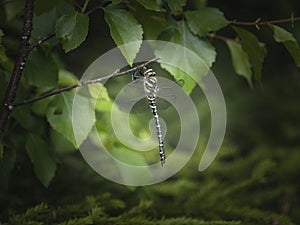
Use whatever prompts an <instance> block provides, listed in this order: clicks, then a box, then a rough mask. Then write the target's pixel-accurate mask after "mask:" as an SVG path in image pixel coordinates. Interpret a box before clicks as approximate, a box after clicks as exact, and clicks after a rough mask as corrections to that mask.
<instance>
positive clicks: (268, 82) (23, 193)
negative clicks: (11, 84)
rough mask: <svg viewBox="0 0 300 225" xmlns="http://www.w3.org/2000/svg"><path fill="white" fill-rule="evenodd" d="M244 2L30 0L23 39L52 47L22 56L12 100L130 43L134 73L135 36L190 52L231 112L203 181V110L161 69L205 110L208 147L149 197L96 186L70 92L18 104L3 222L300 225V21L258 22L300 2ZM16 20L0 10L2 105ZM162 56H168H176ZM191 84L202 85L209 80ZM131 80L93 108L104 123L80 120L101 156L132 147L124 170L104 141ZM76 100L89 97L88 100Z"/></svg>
mask: <svg viewBox="0 0 300 225" xmlns="http://www.w3.org/2000/svg"><path fill="white" fill-rule="evenodd" d="M99 4H101V7H98V6H99ZM102 4H103V5H102ZM247 4H248V3H245V5H244V6H243V5H241V3H236V2H234V1H231V3H230V1H229V2H228V1H226V3H225V2H224V3H222V2H217V1H208V2H206V1H196V0H194V1H184V0H178V1H161V0H159V1H154V0H151V1H143V0H136V1H120V0H119V1H112V2H103V3H102V2H98V1H92V0H90V1H70V2H69V1H62V0H55V1H43V0H36V2H35V15H34V20H33V22H34V23H33V24H34V29H33V33H32V42H33V41H36V40H38V39H39V38H41V37H43V36H45V35H47V34H49V33H51V32H55V37H54V38H52V39H51V40H49V41H47V42H45V43H43V44H42V45H40V46H38V48H37V49H34V50H33V51H32V52H31V54H30V56H29V58H28V60H27V64H26V66H25V70H24V77H23V79H22V82H21V86H20V87H19V90H18V99H17V100H18V101H22V100H24V99H26V98H32V97H35V96H39V95H41V94H42V93H45V92H47V91H49V90H53V89H55V88H57V87H61V86H66V85H71V84H74V83H76V82H78V78H77V77H79V76H80V75H81V73H82V72H83V71H84V70H85V69H86V67H87V66H88V65H89V64H90V63H91V62H92V61H93V60H94V59H95V58H96V57H97V56H99V55H100V54H101V53H103V52H105V51H107V50H109V49H110V48H111V47H113V46H114V45H122V44H124V43H128V42H132V41H136V42H135V45H134V46H133V47H132V48H130V49H127V48H123V49H121V52H122V53H123V55H124V57H125V59H126V60H127V62H128V64H129V65H132V64H133V62H134V58H135V56H136V54H137V53H138V51H139V47H140V42H141V41H142V40H143V39H160V40H166V41H170V42H174V43H177V44H180V45H182V46H184V47H187V48H189V49H191V50H192V51H194V52H195V53H196V54H197V55H199V57H200V58H202V59H203V61H204V62H206V64H207V65H206V66H207V67H208V68H212V70H213V71H214V72H215V74H217V78H218V79H219V81H220V84H221V86H222V88H223V91H224V94H225V98H226V102H227V107H228V127H227V135H226V139H225V142H224V145H223V147H222V149H221V152H220V155H219V156H218V158H217V160H215V161H214V163H213V164H212V166H211V167H210V168H209V169H208V170H206V171H204V172H202V173H199V172H198V171H197V165H198V163H199V160H200V157H201V154H202V151H203V149H204V147H205V142H206V138H207V135H208V133H209V125H210V124H209V119H210V115H209V110H208V108H207V105H206V104H205V99H204V97H203V96H202V93H201V91H200V90H198V89H197V88H195V83H194V81H193V80H191V79H190V78H189V77H188V76H186V74H184V73H182V72H181V71H174V70H172V69H170V68H168V67H167V66H165V65H161V67H162V68H163V69H165V70H166V71H168V72H169V73H170V74H169V75H167V76H172V77H173V78H174V79H175V80H184V85H183V89H184V90H185V91H186V92H187V93H189V94H191V96H192V98H193V99H194V100H195V102H196V104H197V108H198V110H199V112H200V113H201V118H200V119H201V124H204V125H203V128H201V129H202V130H203V134H204V138H203V139H201V140H200V142H199V145H198V151H197V153H196V154H195V155H194V157H193V159H192V160H191V161H190V162H189V163H188V164H187V165H186V166H185V168H184V169H183V170H182V171H181V172H180V173H179V174H177V175H176V176H175V177H173V178H171V179H169V180H167V181H165V182H163V183H161V184H157V185H153V186H149V187H139V188H133V187H124V186H120V185H117V184H113V183H111V182H109V181H106V180H104V178H100V177H99V176H98V175H97V174H95V173H94V172H93V171H91V169H90V168H88V167H87V166H86V165H85V163H84V162H83V159H82V158H81V156H80V154H79V153H78V151H77V150H76V149H77V148H78V143H76V142H75V141H74V137H73V135H72V132H71V131H72V127H71V126H72V124H71V121H70V111H69V110H68V109H69V108H70V106H71V104H72V99H73V96H74V92H73V91H71V92H68V93H63V94H60V95H57V96H55V97H51V98H48V99H44V100H42V101H40V102H36V103H34V104H31V105H26V106H20V107H19V108H16V109H15V111H14V112H13V113H12V116H11V118H10V120H9V123H8V125H7V129H6V130H5V131H4V132H3V133H1V134H0V158H1V170H0V176H1V177H0V180H1V182H0V183H1V187H0V188H1V199H0V202H1V217H0V220H1V222H2V221H3V222H5V223H7V224H114V223H115V224H139V223H144V224H298V223H299V222H300V217H299V215H300V205H299V202H298V201H297V199H299V197H300V195H299V190H300V184H299V181H298V178H297V176H298V173H299V171H300V168H299V163H298V160H297V159H299V158H300V152H299V146H300V143H299V136H300V129H299V126H297V124H299V118H298V117H299V113H300V108H299V104H298V102H299V94H298V93H299V81H300V80H299V79H300V78H299V68H297V67H299V65H300V49H299V36H300V33H299V30H300V29H299V22H297V21H295V22H293V20H292V19H291V22H289V23H284V24H276V25H275V24H265V25H260V24H259V23H260V21H263V20H257V19H258V18H260V17H264V18H263V19H264V20H274V19H281V18H287V17H289V16H290V14H291V13H292V12H293V13H294V15H297V13H299V12H297V11H296V9H299V7H298V6H299V5H298V6H297V4H299V3H298V1H292V0H290V1H279V2H277V3H276V4H275V3H272V2H270V1H266V2H263V3H261V2H260V1H251V5H247ZM229 6H230V7H229ZM271 6H272V7H271ZM283 6H284V7H283ZM297 7H298V8H297ZM96 9H97V10H96ZM257 9H259V10H257ZM23 10H24V1H22V0H18V1H8V2H5V1H3V2H1V4H0V102H2V100H3V98H4V95H5V90H6V87H7V84H8V81H9V77H10V73H11V70H12V66H13V64H14V58H15V56H16V54H17V46H18V44H19V34H20V33H21V29H22V17H21V16H22V14H23ZM292 18H293V17H292ZM235 19H237V20H238V21H239V20H245V21H256V20H257V22H254V23H253V24H252V26H243V25H242V24H238V23H236V24H235V23H234V22H232V21H233V20H235ZM162 54H163V56H164V57H170V58H172V57H174V55H173V54H172V51H166V52H162ZM175 57H180V56H175ZM156 66H157V65H156ZM191 67H193V65H191ZM116 69H122V68H116ZM158 69H161V68H158ZM204 71H205V70H204ZM235 74H238V75H240V76H242V77H244V78H246V79H245V80H244V79H243V78H240V77H237V76H234V75H235ZM197 75H198V76H199V79H201V78H202V77H203V76H204V75H205V74H204V73H203V74H200V73H199V74H197ZM126 82H130V78H129V77H128V78H122V79H119V80H112V81H110V82H108V83H107V86H106V89H104V92H103V93H102V94H101V96H100V97H99V99H97V101H98V103H99V104H98V107H97V113H96V116H99V117H95V120H94V119H91V120H90V123H84V124H82V126H83V127H85V129H84V130H85V133H83V136H82V137H81V139H82V141H83V140H84V139H85V138H86V136H87V135H88V133H89V131H90V129H91V127H92V126H93V125H95V126H96V127H97V129H98V131H99V132H101V133H102V134H103V135H104V137H105V140H106V143H107V146H110V147H111V148H112V149H115V151H117V153H118V151H119V149H120V151H122V152H123V151H124V150H126V151H129V154H128V155H127V156H124V157H128V159H126V158H124V161H126V160H130V157H131V156H132V154H130V152H132V151H131V150H130V149H126V148H124V146H122V145H120V143H119V142H118V140H117V139H116V137H115V136H114V135H113V131H112V129H111V127H110V126H109V119H108V118H109V117H108V114H109V112H110V107H111V104H112V102H113V98H111V97H113V96H114V94H115V93H114V91H115V90H116V89H118V87H122V85H124V84H125V83H126ZM247 83H248V84H249V86H248V85H247ZM250 87H252V89H251V88H250ZM90 93H91V95H93V89H92V88H91V89H90ZM82 101H83V102H84V101H88V100H87V99H85V98H84V97H83V98H82ZM104 106H105V107H104ZM90 115H91V117H93V116H94V115H93V114H92V113H91V114H90ZM162 115H163V113H162ZM150 116H151V114H150ZM146 118H147V116H146ZM144 119H145V117H142V118H141V119H137V120H135V119H133V125H136V131H135V132H136V133H143V132H146V134H147V132H148V130H147V129H146V128H145V127H144V126H143V125H144V124H141V123H140V121H143V120H144ZM172 119H173V120H176V116H174V118H169V120H172ZM187 122H189V121H187ZM79 144H80V143H79ZM172 144H176V140H174V138H173V139H172V138H170V145H172ZM122 155H124V154H122ZM146 157H150V158H151V157H152V158H153V156H152V155H150V156H146ZM154 157H155V155H154ZM152 158H151V160H152ZM45 187H48V188H45Z"/></svg>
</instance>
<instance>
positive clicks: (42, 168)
mask: <svg viewBox="0 0 300 225" xmlns="http://www.w3.org/2000/svg"><path fill="white" fill-rule="evenodd" d="M25 148H26V151H27V153H28V155H29V158H30V160H31V162H32V164H33V166H34V172H35V174H36V175H37V177H38V178H39V180H40V181H41V182H42V184H43V185H44V186H45V187H48V185H49V184H50V181H51V180H52V178H53V177H54V174H55V171H56V163H55V160H54V158H53V156H52V155H51V154H50V151H51V149H50V147H49V144H48V143H47V142H46V141H44V140H43V139H42V138H41V137H39V136H37V135H34V134H29V135H28V139H27V143H26V146H25Z"/></svg>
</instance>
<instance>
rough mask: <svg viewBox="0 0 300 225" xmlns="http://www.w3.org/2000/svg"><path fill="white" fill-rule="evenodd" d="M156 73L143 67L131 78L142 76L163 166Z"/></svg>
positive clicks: (163, 151) (164, 160) (163, 153)
mask: <svg viewBox="0 0 300 225" xmlns="http://www.w3.org/2000/svg"><path fill="white" fill-rule="evenodd" d="M155 76H156V73H155V72H154V70H153V69H151V68H147V67H143V69H142V70H140V71H138V72H137V73H135V74H133V80H137V79H140V78H142V79H143V83H144V92H145V95H146V99H147V101H148V104H149V107H150V109H151V110H152V113H153V116H154V122H155V127H156V132H157V139H158V144H159V155H160V162H161V165H162V166H163V165H164V164H165V162H166V155H165V148H164V142H163V136H162V129H161V124H160V121H159V117H158V112H157V105H156V97H157V95H158V91H159V86H158V81H157V78H156V77H155Z"/></svg>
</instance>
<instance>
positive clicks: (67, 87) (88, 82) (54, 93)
mask: <svg viewBox="0 0 300 225" xmlns="http://www.w3.org/2000/svg"><path fill="white" fill-rule="evenodd" d="M159 59H160V58H159V57H157V58H153V59H150V60H148V61H146V62H145V63H143V64H140V65H138V66H135V67H132V68H130V69H128V70H125V71H122V72H118V71H115V72H114V73H112V74H109V75H107V76H104V77H100V78H97V79H93V80H87V81H81V82H79V83H77V84H73V85H70V86H66V87H62V88H59V89H56V90H54V91H50V92H48V93H46V94H43V95H41V96H39V97H36V98H32V99H28V100H24V101H23V102H16V103H13V104H11V105H10V107H11V108H14V107H17V106H21V105H26V104H30V103H33V102H36V101H39V100H42V99H44V98H47V97H50V96H53V95H56V94H60V93H62V92H65V91H69V90H72V89H74V88H77V87H83V86H87V85H90V84H95V83H100V82H103V81H105V80H108V79H110V78H114V77H119V76H123V75H127V74H130V73H134V72H136V71H138V70H140V69H141V68H143V67H144V66H146V65H148V64H149V63H151V62H156V61H157V60H159Z"/></svg>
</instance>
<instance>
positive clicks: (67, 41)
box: [55, 12, 89, 52]
mask: <svg viewBox="0 0 300 225" xmlns="http://www.w3.org/2000/svg"><path fill="white" fill-rule="evenodd" d="M88 29H89V17H88V16H87V15H85V14H82V13H79V12H75V13H72V14H68V15H64V16H62V17H60V18H59V19H58V20H57V22H56V26H55V33H56V37H58V38H59V39H60V41H61V43H62V45H63V49H64V50H65V52H69V51H71V50H73V49H75V48H77V47H78V46H79V45H81V43H82V42H83V41H84V40H85V38H86V36H87V33H88Z"/></svg>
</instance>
